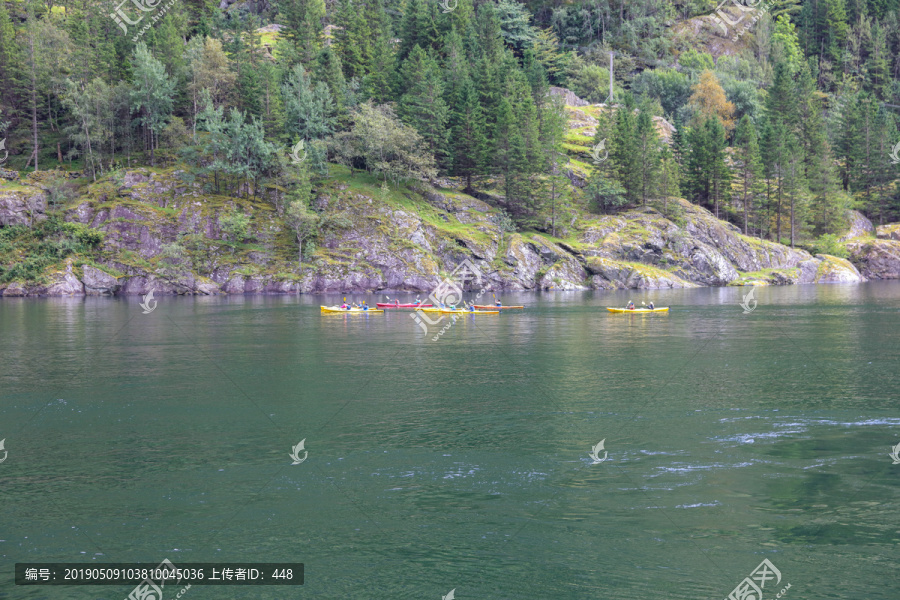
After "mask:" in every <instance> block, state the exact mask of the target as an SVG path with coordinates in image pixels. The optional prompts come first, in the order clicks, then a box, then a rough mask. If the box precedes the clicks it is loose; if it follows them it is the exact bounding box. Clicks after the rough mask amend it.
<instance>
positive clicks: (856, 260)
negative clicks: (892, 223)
mask: <svg viewBox="0 0 900 600" xmlns="http://www.w3.org/2000/svg"><path fill="white" fill-rule="evenodd" d="M878 229H879V235H880V234H881V232H882V230H881V227H879V228H878ZM898 240H900V238H897V239H894V238H887V239H868V240H861V241H855V242H848V243H847V249H848V250H849V251H850V260H851V261H852V262H853V264H854V265H855V266H856V267H857V268H858V269H859V271H860V273H861V274H862V275H863V276H864V277H866V278H868V279H900V241H898Z"/></svg>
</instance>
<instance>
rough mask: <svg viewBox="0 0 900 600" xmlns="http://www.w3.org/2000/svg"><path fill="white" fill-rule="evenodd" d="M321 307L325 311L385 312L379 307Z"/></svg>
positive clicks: (352, 312) (353, 312)
mask: <svg viewBox="0 0 900 600" xmlns="http://www.w3.org/2000/svg"><path fill="white" fill-rule="evenodd" d="M321 309H322V312H323V313H344V314H346V313H350V314H356V313H365V314H369V313H383V312H384V311H383V310H380V309H378V308H370V309H369V310H363V309H361V308H350V309H347V308H341V307H340V306H322V307H321Z"/></svg>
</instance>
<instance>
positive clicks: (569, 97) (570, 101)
mask: <svg viewBox="0 0 900 600" xmlns="http://www.w3.org/2000/svg"><path fill="white" fill-rule="evenodd" d="M550 95H551V96H560V97H562V99H563V100H564V101H565V103H566V106H587V105H588V104H590V103H589V102H587V101H585V100H582V99H581V98H579V97H578V96H576V95H575V92H573V91H572V90H569V89H566V88H561V87H556V86H551V87H550Z"/></svg>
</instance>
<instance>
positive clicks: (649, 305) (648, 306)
mask: <svg viewBox="0 0 900 600" xmlns="http://www.w3.org/2000/svg"><path fill="white" fill-rule="evenodd" d="M647 308H649V309H650V310H653V302H651V303H650V304H648V305H647Z"/></svg>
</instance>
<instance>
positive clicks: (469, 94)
mask: <svg viewBox="0 0 900 600" xmlns="http://www.w3.org/2000/svg"><path fill="white" fill-rule="evenodd" d="M450 102H451V105H450V118H449V126H450V132H451V133H450V147H451V163H452V171H451V172H452V173H453V174H454V175H456V176H459V177H465V178H466V188H465V191H467V192H471V191H472V177H473V176H475V175H478V174H480V173H481V172H482V171H483V170H484V168H485V166H486V162H487V158H486V153H487V149H488V140H487V137H486V135H485V118H484V114H483V113H482V111H481V104H480V103H479V102H478V93H477V92H476V91H475V84H473V83H472V80H471V79H470V78H469V76H468V74H467V73H464V74H463V79H462V80H461V81H460V82H459V83H458V84H457V85H456V86H455V88H454V90H453V92H452V93H451V95H450Z"/></svg>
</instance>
